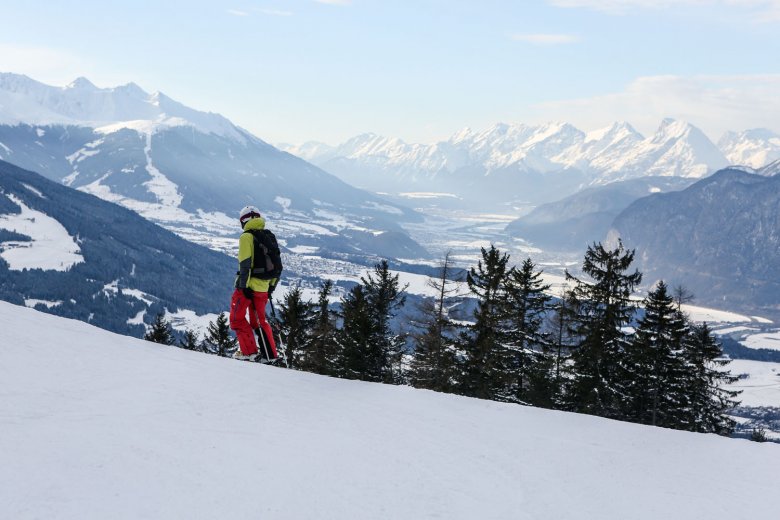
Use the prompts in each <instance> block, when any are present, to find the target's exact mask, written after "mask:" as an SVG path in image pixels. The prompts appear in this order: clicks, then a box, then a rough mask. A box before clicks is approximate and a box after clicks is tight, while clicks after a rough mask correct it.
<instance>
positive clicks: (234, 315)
mask: <svg viewBox="0 0 780 520" xmlns="http://www.w3.org/2000/svg"><path fill="white" fill-rule="evenodd" d="M249 303H250V302H249V300H248V299H247V298H246V297H245V296H244V295H243V293H242V292H241V291H240V290H238V289H236V290H235V291H233V298H232V299H231V302H230V328H231V329H233V330H234V331H235V333H236V337H237V338H238V347H239V348H240V349H241V353H242V354H244V355H245V356H251V355H253V354H256V353H257V343H255V334H254V331H253V330H252V327H251V326H250V324H249V322H248V321H247V320H246V311H247V308H248V307H249Z"/></svg>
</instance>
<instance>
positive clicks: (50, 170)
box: [0, 74, 425, 257]
mask: <svg viewBox="0 0 780 520" xmlns="http://www.w3.org/2000/svg"><path fill="white" fill-rule="evenodd" d="M0 159H3V160H6V161H8V162H11V163H13V164H16V165H18V166H21V167H23V168H26V169H29V170H33V171H37V172H40V173H41V174H43V175H45V176H47V177H48V178H50V179H52V180H55V181H57V182H61V183H64V184H66V185H68V186H71V187H73V188H76V189H79V190H81V191H86V192H88V193H92V194H94V195H97V196H99V197H101V198H103V199H105V200H109V201H112V202H116V203H119V204H121V205H123V206H125V207H127V208H130V209H133V210H135V211H137V212H139V213H140V214H141V215H143V216H144V217H146V218H148V219H150V220H152V221H154V222H157V223H160V224H162V225H164V226H166V227H168V228H169V229H172V230H174V231H176V232H177V233H179V234H181V235H182V236H185V237H187V238H189V239H193V240H198V241H201V242H203V243H206V244H207V245H210V246H216V247H220V244H221V243H222V242H221V241H220V240H219V238H220V237H222V238H227V237H233V236H235V233H236V231H238V227H237V225H236V219H235V212H236V211H237V210H238V209H239V208H241V207H242V206H244V205H246V204H247V203H251V204H254V205H256V206H258V207H259V208H260V209H261V211H262V212H263V213H264V215H266V216H268V217H269V218H270V220H271V221H273V222H274V224H275V225H276V229H278V230H280V231H282V232H283V233H282V234H283V235H284V236H285V237H287V238H289V239H290V240H291V241H292V242H293V243H295V244H300V245H305V246H306V247H309V248H310V249H312V250H317V249H318V248H322V249H327V250H328V251H332V252H335V253H343V254H352V255H360V254H364V255H372V254H380V253H379V251H380V250H383V248H385V247H386V245H385V243H386V242H388V241H389V239H390V237H393V240H392V241H393V242H394V244H395V247H396V248H397V249H399V251H400V252H401V254H406V255H407V257H416V256H421V255H422V256H424V254H425V252H424V250H423V249H422V248H421V247H420V246H419V245H417V244H415V243H414V242H413V241H412V240H411V239H409V237H408V236H406V235H405V234H404V233H403V232H402V230H401V228H400V227H399V225H398V223H399V222H403V221H408V220H417V219H419V216H418V215H417V214H415V213H414V212H412V211H411V210H409V209H407V208H405V207H403V206H399V205H397V204H394V203H390V202H387V201H385V200H384V199H381V198H379V197H377V196H375V195H372V194H369V193H367V192H365V191H361V190H358V189H356V188H353V187H352V186H349V185H347V184H346V183H344V182H343V181H340V180H339V179H337V178H336V177H334V176H332V175H330V174H328V173H326V172H325V171H323V170H321V169H319V168H317V167H315V166H313V165H311V164H309V163H307V162H305V161H303V160H302V159H299V158H297V157H294V156H292V155H289V154H287V153H284V152H281V151H279V150H277V149H276V148H274V147H273V146H271V145H269V144H267V143H265V142H263V141H262V140H260V139H258V138H257V137H255V136H253V135H251V134H250V133H249V132H247V131H245V130H243V129H241V128H239V127H237V126H235V125H233V124H232V123H230V121H228V120H227V119H225V118H224V117H222V116H220V115H217V114H211V113H206V112H201V111H197V110H194V109H191V108H188V107H185V106H184V105H182V104H180V103H178V102H176V101H174V100H172V99H170V98H168V97H167V96H165V95H163V94H161V93H155V94H148V93H146V92H144V91H143V90H142V89H141V88H139V87H138V86H137V85H134V84H132V83H131V84H128V85H124V86H121V87H116V88H106V89H103V88H98V87H96V86H95V85H93V84H92V83H90V82H89V81H87V80H86V79H83V78H80V79H78V80H76V81H75V82H73V83H72V84H70V85H68V86H66V87H62V88H60V87H52V86H48V85H44V84H42V83H39V82H37V81H34V80H32V79H30V78H27V77H25V76H19V75H15V74H2V75H0ZM387 232H389V233H390V235H387V234H386V233H387ZM215 236H216V237H217V238H216V239H215V238H214V237H215ZM339 237H340V238H339ZM374 237H382V240H379V239H375V238H374ZM353 238H354V240H353ZM358 242H359V243H360V244H361V245H360V248H359V249H358V248H356V247H353V246H352V244H354V243H358ZM230 243H231V244H232V241H231V242H230Z"/></svg>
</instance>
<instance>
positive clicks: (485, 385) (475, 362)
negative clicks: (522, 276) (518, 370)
mask: <svg viewBox="0 0 780 520" xmlns="http://www.w3.org/2000/svg"><path fill="white" fill-rule="evenodd" d="M508 263H509V255H508V254H506V253H501V252H500V251H499V250H498V249H496V247H495V246H494V245H491V246H490V249H489V250H486V249H485V248H484V247H483V248H482V259H481V260H480V261H479V262H477V266H476V267H472V268H471V269H470V270H469V272H468V273H467V275H466V283H467V284H468V287H469V290H470V291H471V292H472V294H474V295H475V296H476V297H477V299H478V303H477V309H476V310H475V311H474V324H473V325H471V326H470V327H469V333H468V334H464V335H463V336H462V337H461V341H460V343H461V346H462V348H463V350H464V351H465V353H466V354H465V360H464V365H465V366H464V374H463V378H464V380H463V385H462V388H461V392H462V393H464V394H466V395H470V396H472V397H478V398H481V399H497V400H508V399H509V396H508V395H506V393H505V392H504V390H505V389H506V388H507V386H508V381H509V378H510V375H509V374H508V373H507V367H508V366H509V365H510V359H509V358H510V355H509V352H508V350H507V349H506V348H505V347H504V345H505V343H506V341H507V338H506V327H505V319H506V281H507V278H508V277H509V275H510V273H511V269H510V268H509V267H508Z"/></svg>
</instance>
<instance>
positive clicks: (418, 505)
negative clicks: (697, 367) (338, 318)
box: [0, 302, 780, 520]
mask: <svg viewBox="0 0 780 520" xmlns="http://www.w3.org/2000/svg"><path fill="white" fill-rule="evenodd" d="M0 345H2V348H0V421H2V432H3V434H2V435H0V452H1V453H3V454H4V460H3V464H2V465H0V489H3V493H2V494H0V517H3V518H14V519H27V518H52V517H56V518H65V519H68V518H116V519H122V518H193V519H198V518H232V519H242V518H258V517H263V518H275V519H284V518H291V519H292V518H294V519H301V518H325V519H327V518H333V519H337V518H338V519H351V518H356V519H358V518H359V519H365V518H388V519H389V518H393V519H396V518H449V519H459V518H464V519H469V520H473V519H474V518H479V519H499V518H500V519H505V518H513V519H547V518H549V519H561V520H566V519H599V520H605V519H606V520H609V519H621V520H623V519H628V518H630V519H636V520H641V519H660V518H664V519H693V518H706V519H708V520H717V519H733V518H770V517H772V516H773V515H774V513H775V512H776V511H777V510H778V508H779V507H780V495H779V494H778V493H777V492H776V489H775V488H776V486H775V485H774V482H775V480H776V479H775V476H776V468H777V466H778V463H780V446H777V445H773V444H757V443H751V442H748V441H743V440H735V439H725V438H721V437H717V436H714V435H699V434H691V433H684V432H676V431H671V430H663V429H656V428H651V427H644V426H639V425H633V424H627V423H618V422H614V421H608V420H604V419H599V418H594V417H588V416H583V415H576V414H568V413H563V412H552V411H545V410H540V409H533V408H525V407H520V406H513V405H506V404H500V403H494V402H489V401H480V400H476V399H467V398H460V397H455V396H447V395H443V394H436V393H433V392H426V391H420V390H414V389H411V388H408V387H391V386H385V385H378V384H370V383H362V382H355V381H343V380H337V379H330V378H325V377H321V376H315V375H312V374H306V373H300V372H293V371H287V370H283V369H278V368H274V367H267V366H262V365H257V364H250V363H242V362H237V361H233V360H230V359H225V358H217V357H214V356H207V355H204V354H199V353H194V352H188V351H183V350H180V349H176V348H170V347H163V346H160V345H156V344H152V343H147V342H144V341H141V340H138V339H134V338H129V337H123V336H119V335H116V334H112V333H109V332H106V331H103V330H100V329H97V328H95V327H92V326H90V325H88V324H85V323H82V322H78V321H75V320H66V319H62V318H58V317H55V316H51V315H47V314H43V313H40V312H37V311H34V310H31V309H26V308H23V307H17V306H14V305H11V304H8V303H5V302H0ZM44 346H45V347H47V348H46V355H45V356H41V348H42V347H44ZM42 490H45V492H42Z"/></svg>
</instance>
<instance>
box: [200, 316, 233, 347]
mask: <svg viewBox="0 0 780 520" xmlns="http://www.w3.org/2000/svg"><path fill="white" fill-rule="evenodd" d="M203 347H204V350H205V351H206V352H209V353H211V354H216V355H218V356H222V357H227V356H232V355H233V354H234V353H235V352H236V349H237V348H238V341H237V340H236V338H234V337H233V336H232V335H231V334H230V326H229V325H228V320H227V317H226V314H225V313H224V312H222V313H220V314H219V315H218V316H217V319H216V321H212V322H210V323H209V326H208V329H207V330H206V336H205V338H204V339H203Z"/></svg>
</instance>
